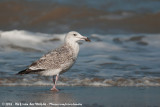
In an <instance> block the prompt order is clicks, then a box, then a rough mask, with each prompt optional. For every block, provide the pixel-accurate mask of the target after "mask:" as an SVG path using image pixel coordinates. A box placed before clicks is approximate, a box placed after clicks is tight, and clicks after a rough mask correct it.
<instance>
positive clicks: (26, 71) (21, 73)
mask: <svg viewBox="0 0 160 107" xmlns="http://www.w3.org/2000/svg"><path fill="white" fill-rule="evenodd" d="M28 73H29V72H28V69H25V70H22V71H20V72H18V73H17V74H16V75H23V74H28Z"/></svg>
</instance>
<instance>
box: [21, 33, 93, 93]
mask: <svg viewBox="0 0 160 107" xmlns="http://www.w3.org/2000/svg"><path fill="white" fill-rule="evenodd" d="M80 40H85V41H90V40H89V39H88V38H87V37H85V36H82V35H81V34H79V33H78V32H75V31H71V32H69V33H68V34H66V36H65V39H64V44H63V45H62V46H61V47H59V48H57V49H55V50H53V51H51V52H49V53H48V54H46V55H44V56H43V57H41V58H40V59H39V60H37V61H35V62H33V63H32V64H31V65H30V66H29V67H28V68H27V69H25V70H23V71H20V72H19V73H18V74H40V75H43V76H53V82H54V85H53V87H52V88H51V90H53V91H58V89H57V88H56V82H57V80H58V77H59V74H61V73H64V72H66V71H67V70H68V69H69V68H71V67H72V65H73V64H74V63H75V60H76V59H77V56H78V53H79V44H78V41H80ZM55 75H56V78H54V76H55Z"/></svg>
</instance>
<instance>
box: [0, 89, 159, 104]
mask: <svg viewBox="0 0 160 107" xmlns="http://www.w3.org/2000/svg"><path fill="white" fill-rule="evenodd" d="M49 88H50V87H49V86H46V87H45V86H37V87H36V86H15V87H9V86H1V87H0V95H1V97H0V102H1V106H2V107H19V106H24V107H27V106H28V107H31V106H33V107H45V106H46V107H74V106H76V107H160V102H159V99H160V94H159V93H160V87H79V86H77V87H59V89H60V92H52V91H50V90H49ZM67 104H68V105H67ZM69 104H71V105H69Z"/></svg>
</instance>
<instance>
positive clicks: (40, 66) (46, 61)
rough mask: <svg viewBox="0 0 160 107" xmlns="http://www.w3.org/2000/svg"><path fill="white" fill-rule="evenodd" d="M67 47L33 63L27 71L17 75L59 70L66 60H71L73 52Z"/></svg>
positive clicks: (58, 49)
mask: <svg viewBox="0 0 160 107" xmlns="http://www.w3.org/2000/svg"><path fill="white" fill-rule="evenodd" d="M70 49H71V48H68V47H67V46H62V47H60V48H57V49H55V50H53V51H51V52H49V53H48V54H46V55H44V56H43V57H41V58H40V59H39V60H37V61H35V62H33V63H32V64H31V65H30V66H29V67H28V68H27V69H25V70H23V71H20V72H19V73H18V74H29V73H37V72H40V71H45V70H48V69H60V68H61V66H62V65H63V64H64V63H65V62H66V61H68V60H73V52H72V51H71V50H70Z"/></svg>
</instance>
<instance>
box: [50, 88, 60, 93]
mask: <svg viewBox="0 0 160 107" xmlns="http://www.w3.org/2000/svg"><path fill="white" fill-rule="evenodd" d="M51 91H56V92H58V91H59V90H58V89H57V88H51Z"/></svg>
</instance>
